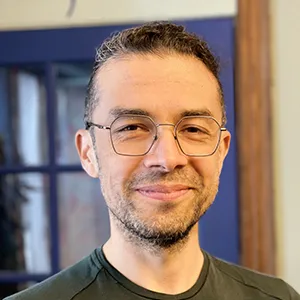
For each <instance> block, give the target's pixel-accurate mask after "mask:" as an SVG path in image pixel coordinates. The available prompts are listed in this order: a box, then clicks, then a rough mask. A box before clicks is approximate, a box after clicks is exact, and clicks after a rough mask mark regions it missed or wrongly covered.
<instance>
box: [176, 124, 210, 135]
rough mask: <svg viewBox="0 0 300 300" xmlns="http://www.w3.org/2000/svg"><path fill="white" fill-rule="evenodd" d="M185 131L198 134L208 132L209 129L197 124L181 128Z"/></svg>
mask: <svg viewBox="0 0 300 300" xmlns="http://www.w3.org/2000/svg"><path fill="white" fill-rule="evenodd" d="M181 131H182V132H183V133H197V134H208V131H207V130H206V129H205V128H201V127H197V126H186V127H184V128H182V129H181Z"/></svg>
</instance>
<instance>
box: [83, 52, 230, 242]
mask: <svg viewBox="0 0 300 300" xmlns="http://www.w3.org/2000/svg"><path fill="white" fill-rule="evenodd" d="M95 82H96V84H95V86H96V89H97V91H98V96H99V99H100V102H99V105H98V106H97V108H96V109H95V111H94V114H93V119H92V121H93V122H94V123H96V124H101V125H106V126H109V125H110V124H111V123H112V121H113V120H114V119H115V116H113V115H112V114H111V112H112V111H115V110H116V108H117V109H124V110H142V111H145V112H146V113H147V114H149V115H150V116H151V117H152V118H153V120H154V121H155V122H156V123H164V124H165V123H173V124H175V123H177V122H178V121H179V119H180V116H181V115H182V113H183V112H187V111H188V112H192V111H206V112H210V113H211V115H212V116H213V117H214V118H215V119H216V120H217V121H218V122H219V123H220V124H221V121H222V111H221V105H220V94H219V91H218V84H217V81H216V79H215V78H214V76H213V75H212V74H211V73H210V72H209V71H208V69H207V68H206V67H205V65H204V64H203V63H202V62H200V61H198V60H197V59H195V58H192V57H188V56H181V55H166V56H163V57H158V56H156V55H147V56H137V55H132V56H127V57H125V58H122V59H117V60H114V61H109V62H108V63H106V65H104V66H103V68H102V69H101V70H100V71H99V73H98V76H97V78H96V80H95ZM94 135H95V145H94V147H92V146H91V147H90V150H89V151H92V150H93V149H94V150H95V151H96V156H97V158H98V166H96V161H95V160H94V161H93V159H91V161H93V162H92V164H93V165H94V168H99V170H98V171H99V176H100V180H101V187H102V192H103V195H104V197H105V199H106V202H107V205H108V207H109V210H110V214H111V220H112V222H114V223H115V224H116V226H118V227H119V228H120V229H121V230H122V231H123V232H124V233H125V234H127V235H129V236H131V237H136V238H138V239H139V240H143V241H144V242H145V241H146V242H148V243H150V244H152V245H156V246H160V247H168V246H170V245H172V244H174V243H176V242H178V241H179V240H182V239H183V238H184V237H186V236H188V233H189V231H190V229H191V228H192V227H193V225H195V223H197V221H198V220H199V218H200V217H201V215H203V214H204V213H205V211H206V210H207V209H208V207H209V206H210V205H211V203H212V202H213V200H214V198H215V196H216V193H217V190H218V183H219V175H220V172H221V168H222V163H223V160H224V158H225V156H226V154H227V151H228V147H229V142H230V134H229V133H228V132H222V136H221V142H220V146H219V148H218V150H217V151H216V153H215V154H213V155H212V156H208V157H188V156H186V155H184V154H183V153H182V152H181V150H180V149H179V147H178V145H177V144H176V141H175V139H174V135H173V127H172V126H161V127H159V128H158V139H157V141H156V142H155V143H154V145H153V147H152V149H151V150H150V152H149V153H148V154H146V155H145V156H136V157H130V156H121V155H118V154H116V153H115V152H114V150H113V148H112V145H111V141H110V132H109V130H100V129H97V128H96V127H95V128H94ZM90 157H92V156H91V155H90ZM83 164H84V163H83ZM88 173H90V175H91V176H95V175H94V173H93V172H90V171H88Z"/></svg>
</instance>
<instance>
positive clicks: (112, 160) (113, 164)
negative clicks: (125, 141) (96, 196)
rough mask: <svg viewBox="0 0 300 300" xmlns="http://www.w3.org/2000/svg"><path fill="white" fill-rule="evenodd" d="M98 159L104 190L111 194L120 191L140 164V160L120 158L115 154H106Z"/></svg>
mask: <svg viewBox="0 0 300 300" xmlns="http://www.w3.org/2000/svg"><path fill="white" fill-rule="evenodd" d="M100 157H101V158H100ZM100 157H99V160H100V168H101V177H102V178H103V183H104V184H105V185H106V189H108V190H111V191H112V192H114V191H116V190H120V189H122V187H123V186H124V184H125V182H126V180H128V179H129V178H131V176H132V174H133V173H134V171H135V170H136V169H137V168H138V166H139V164H140V160H139V159H137V158H132V157H126V156H121V155H118V154H116V153H109V154H107V153H106V154H102V155H101V156H100Z"/></svg>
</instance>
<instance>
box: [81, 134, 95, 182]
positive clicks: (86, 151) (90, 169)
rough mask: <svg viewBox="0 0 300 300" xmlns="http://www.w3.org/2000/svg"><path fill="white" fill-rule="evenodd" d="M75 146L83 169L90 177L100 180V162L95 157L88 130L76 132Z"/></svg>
mask: <svg viewBox="0 0 300 300" xmlns="http://www.w3.org/2000/svg"><path fill="white" fill-rule="evenodd" d="M75 146H76V148H77V152H78V155H79V158H80V161H81V165H82V167H83V169H84V170H85V171H86V173H87V174H88V175H89V176H91V177H93V178H98V177H99V174H98V173H99V172H98V162H97V160H96V157H95V153H94V149H93V143H92V138H91V135H90V134H89V132H88V131H87V130H84V129H80V130H78V131H77V132H76V135H75Z"/></svg>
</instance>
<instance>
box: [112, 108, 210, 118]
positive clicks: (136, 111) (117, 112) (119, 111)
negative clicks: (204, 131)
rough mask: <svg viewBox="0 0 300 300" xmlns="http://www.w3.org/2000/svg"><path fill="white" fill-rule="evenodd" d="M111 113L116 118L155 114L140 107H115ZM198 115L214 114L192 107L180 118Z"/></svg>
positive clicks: (181, 114) (207, 110) (182, 113)
mask: <svg viewBox="0 0 300 300" xmlns="http://www.w3.org/2000/svg"><path fill="white" fill-rule="evenodd" d="M109 114H110V115H111V116H113V117H115V118H117V117H119V116H122V115H137V116H147V117H151V118H154V116H153V115H152V114H151V113H150V112H148V111H146V110H144V109H140V108H123V107H114V108H112V109H111V110H110V111H109ZM196 116H208V117H213V114H212V113H211V111H210V110H209V109H191V110H185V111H183V112H181V113H180V114H179V119H181V118H183V117H196Z"/></svg>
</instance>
